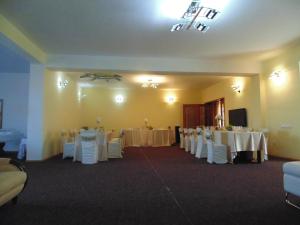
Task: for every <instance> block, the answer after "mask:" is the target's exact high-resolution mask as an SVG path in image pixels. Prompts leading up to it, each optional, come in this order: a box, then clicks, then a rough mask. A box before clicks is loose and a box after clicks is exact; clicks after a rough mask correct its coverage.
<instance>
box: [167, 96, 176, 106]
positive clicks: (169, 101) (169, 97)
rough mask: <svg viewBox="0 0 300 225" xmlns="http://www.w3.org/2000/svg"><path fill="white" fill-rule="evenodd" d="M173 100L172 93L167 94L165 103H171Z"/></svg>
mask: <svg viewBox="0 0 300 225" xmlns="http://www.w3.org/2000/svg"><path fill="white" fill-rule="evenodd" d="M174 102H175V97H174V96H172V95H169V96H167V103H169V104H173V103H174Z"/></svg>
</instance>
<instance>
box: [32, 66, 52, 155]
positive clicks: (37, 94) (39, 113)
mask: <svg viewBox="0 0 300 225" xmlns="http://www.w3.org/2000/svg"><path fill="white" fill-rule="evenodd" d="M44 73H45V68H44V66H43V65H40V64H30V79H29V101H28V118H27V120H28V122H27V134H28V135H27V160H42V159H44V157H45V156H44V151H43V143H44V80H45V79H44V78H45V75H44ZM45 104H47V103H45Z"/></svg>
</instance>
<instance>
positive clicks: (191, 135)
mask: <svg viewBox="0 0 300 225" xmlns="http://www.w3.org/2000/svg"><path fill="white" fill-rule="evenodd" d="M189 138H190V153H191V154H192V155H194V154H195V151H196V147H197V145H196V144H195V135H194V129H193V128H190V129H189Z"/></svg>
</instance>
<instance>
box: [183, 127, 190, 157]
mask: <svg viewBox="0 0 300 225" xmlns="http://www.w3.org/2000/svg"><path fill="white" fill-rule="evenodd" d="M188 133H189V132H188V129H187V128H184V129H183V134H184V148H185V151H186V152H189V151H190V138H189V134H188Z"/></svg>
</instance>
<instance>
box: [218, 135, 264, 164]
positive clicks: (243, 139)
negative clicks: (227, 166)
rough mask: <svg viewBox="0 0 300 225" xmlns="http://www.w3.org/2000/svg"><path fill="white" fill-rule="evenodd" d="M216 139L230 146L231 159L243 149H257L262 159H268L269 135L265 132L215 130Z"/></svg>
mask: <svg viewBox="0 0 300 225" xmlns="http://www.w3.org/2000/svg"><path fill="white" fill-rule="evenodd" d="M214 141H215V143H216V144H224V145H227V146H228V148H229V150H230V153H231V160H233V159H234V158H235V157H236V156H237V153H238V152H241V151H257V152H258V153H259V154H260V155H258V157H260V159H262V160H263V159H265V160H267V159H268V147H267V137H266V136H265V134H264V133H263V132H258V131H256V132H245V131H214ZM262 155H263V157H261V156H262Z"/></svg>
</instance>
